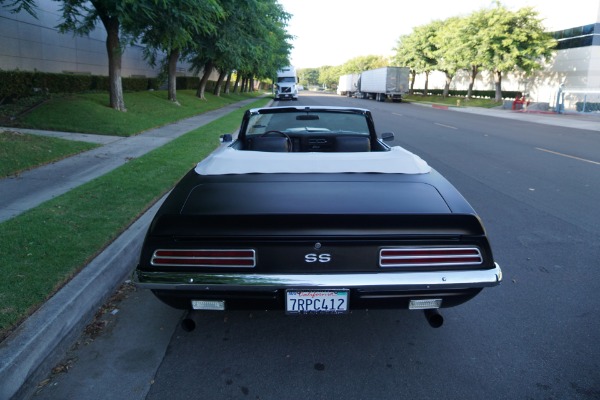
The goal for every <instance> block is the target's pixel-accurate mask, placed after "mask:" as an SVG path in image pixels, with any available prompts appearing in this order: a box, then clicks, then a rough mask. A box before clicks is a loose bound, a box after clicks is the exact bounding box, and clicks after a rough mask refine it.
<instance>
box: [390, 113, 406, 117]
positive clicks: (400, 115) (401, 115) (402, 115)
mask: <svg viewBox="0 0 600 400" xmlns="http://www.w3.org/2000/svg"><path fill="white" fill-rule="evenodd" d="M392 115H397V116H399V117H404V114H398V113H392Z"/></svg>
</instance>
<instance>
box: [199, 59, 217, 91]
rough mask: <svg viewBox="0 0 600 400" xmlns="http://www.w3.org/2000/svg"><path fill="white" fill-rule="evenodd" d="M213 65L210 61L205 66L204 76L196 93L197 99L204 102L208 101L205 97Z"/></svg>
mask: <svg viewBox="0 0 600 400" xmlns="http://www.w3.org/2000/svg"><path fill="white" fill-rule="evenodd" d="M213 65H214V64H213V62H212V61H209V62H207V63H206V64H205V65H204V74H203V75H202V78H201V79H200V85H199V86H198V90H197V91H196V97H200V98H201V99H202V100H206V97H204V91H205V90H206V82H208V78H209V77H210V74H211V72H212V70H213Z"/></svg>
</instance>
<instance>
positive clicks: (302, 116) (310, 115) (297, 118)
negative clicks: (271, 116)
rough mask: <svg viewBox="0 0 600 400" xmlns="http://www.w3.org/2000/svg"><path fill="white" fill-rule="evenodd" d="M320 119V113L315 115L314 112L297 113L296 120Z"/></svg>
mask: <svg viewBox="0 0 600 400" xmlns="http://www.w3.org/2000/svg"><path fill="white" fill-rule="evenodd" d="M317 119H319V116H318V115H314V114H306V115H304V114H302V115H297V116H296V120H298V121H311V120H317Z"/></svg>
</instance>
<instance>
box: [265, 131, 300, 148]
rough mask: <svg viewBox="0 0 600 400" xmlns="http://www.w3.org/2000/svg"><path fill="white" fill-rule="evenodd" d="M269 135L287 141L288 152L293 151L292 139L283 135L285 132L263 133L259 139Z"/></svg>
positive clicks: (285, 134)
mask: <svg viewBox="0 0 600 400" xmlns="http://www.w3.org/2000/svg"><path fill="white" fill-rule="evenodd" d="M271 135H279V136H283V137H284V138H286V139H287V141H288V143H289V146H290V151H292V150H293V147H294V144H293V143H294V142H292V138H290V136H289V135H288V134H287V133H285V132H281V131H275V130H273V131H266V132H265V133H263V134H262V135H260V137H265V136H271Z"/></svg>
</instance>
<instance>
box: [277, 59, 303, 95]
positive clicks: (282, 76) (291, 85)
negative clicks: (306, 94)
mask: <svg viewBox="0 0 600 400" xmlns="http://www.w3.org/2000/svg"><path fill="white" fill-rule="evenodd" d="M283 99H289V100H298V76H297V75H296V69H295V68H294V67H292V66H289V67H284V68H282V69H280V70H279V71H277V78H276V82H275V100H283Z"/></svg>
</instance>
